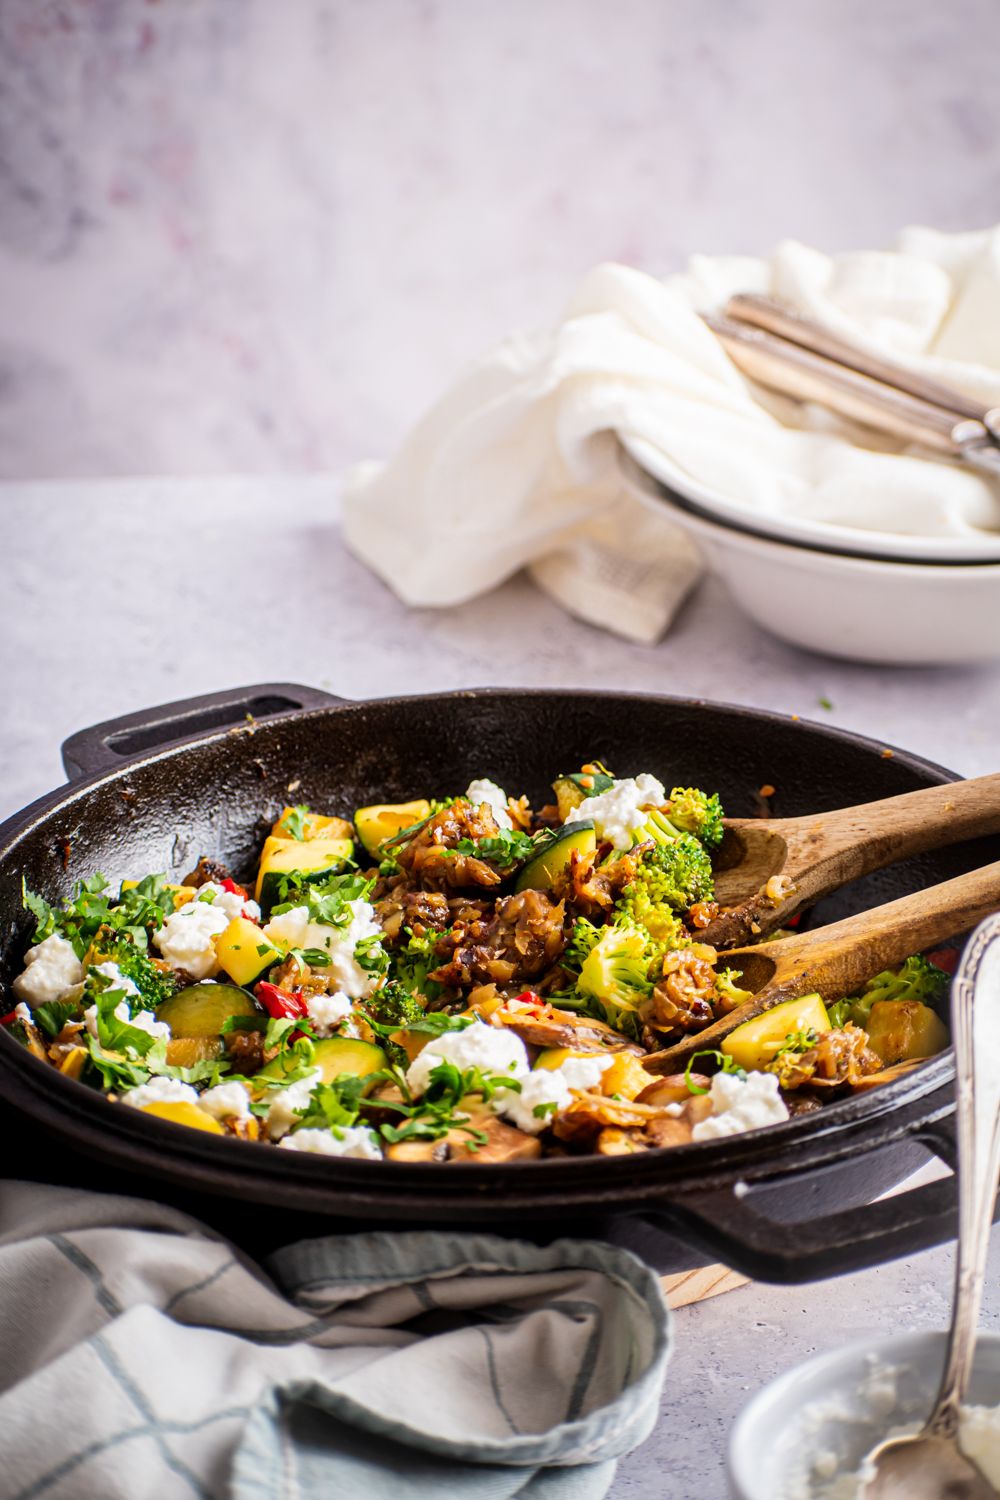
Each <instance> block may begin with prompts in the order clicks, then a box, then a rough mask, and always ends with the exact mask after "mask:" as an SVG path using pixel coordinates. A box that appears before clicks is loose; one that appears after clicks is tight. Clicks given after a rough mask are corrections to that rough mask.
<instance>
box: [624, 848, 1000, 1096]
mask: <svg viewBox="0 0 1000 1500" xmlns="http://www.w3.org/2000/svg"><path fill="white" fill-rule="evenodd" d="M998 909H1000V861H998V862H997V863H996V864H992V865H984V866H983V868H982V869H980V870H971V871H970V872H969V873H968V874H966V875H958V876H956V877H955V879H954V880H945V881H943V882H942V883H941V884H940V885H932V886H929V887H928V888H927V889H926V890H924V891H915V892H913V894H911V895H909V896H901V897H900V898H899V899H898V900H896V901H889V902H887V903H886V904H885V905H884V906H876V907H874V908H873V909H872V910H870V911H861V912H856V913H855V914H854V915H853V916H850V917H845V918H844V919H843V920H842V921H840V922H832V923H830V925H829V926H826V927H817V928H814V929H813V930H812V931H811V932H801V933H800V932H797V933H795V934H793V936H791V937H784V938H778V939H777V940H776V941H772V942H768V943H760V944H758V945H756V946H754V947H750V948H733V949H731V950H730V951H729V952H727V953H726V955H725V959H726V967H727V968H731V969H733V970H735V972H736V974H737V975H738V976H739V977H738V978H737V983H738V984H739V985H740V987H741V989H745V990H750V991H751V992H752V994H751V998H750V999H749V1000H746V1001H744V1003H743V1004H742V1005H738V1006H736V1008H735V1009H734V1010H732V1011H730V1012H729V1014H728V1015H725V1016H722V1017H720V1018H719V1020H717V1021H713V1022H712V1024H711V1026H706V1027H705V1028H704V1029H703V1030H702V1031H697V1032H694V1033H692V1034H691V1035H690V1036H685V1037H683V1038H682V1039H681V1041H679V1042H675V1043H674V1044H673V1045H672V1046H670V1047H665V1048H663V1049H662V1050H661V1051H659V1052H653V1053H651V1054H650V1055H649V1056H648V1057H644V1058H643V1066H644V1067H646V1068H649V1069H650V1070H651V1071H652V1072H659V1073H674V1072H676V1071H677V1068H678V1065H681V1067H683V1065H684V1064H685V1063H686V1062H687V1060H688V1058H689V1057H691V1056H692V1055H693V1054H694V1053H695V1052H704V1051H705V1050H706V1049H710V1048H714V1047H718V1046H719V1043H720V1042H721V1041H722V1040H723V1038H725V1037H727V1036H728V1035H729V1033H730V1032H731V1031H735V1029H736V1027H737V1026H741V1025H742V1024H743V1022H744V1021H750V1020H752V1019H753V1017H754V1016H759V1015H762V1014H763V1012H764V1011H766V1010H771V1009H772V1008H773V1007H774V1006H775V1005H779V1004H780V1003H781V1002H782V1001H783V1000H797V999H798V998H799V996H800V995H809V994H811V993H812V992H813V991H814V990H816V991H818V992H819V994H821V995H822V996H823V998H824V999H825V1000H828V1001H832V1000H839V999H840V998H841V997H842V996H843V995H851V994H853V993H854V992H855V991H856V990H858V989H860V987H861V986H862V985H863V984H865V983H867V981H868V980H869V979H873V978H874V977H875V975H876V974H880V973H881V972H882V970H883V969H888V968H891V967H892V966H893V965H894V964H900V963H902V962H903V960H904V959H906V958H908V957H909V956H910V954H911V953H920V952H922V951H923V950H924V949H925V948H933V947H935V946H936V945H937V944H938V943H942V942H944V941H945V939H947V938H950V937H954V936H956V934H958V933H962V932H968V931H969V929H970V928H972V927H975V926H976V924H977V923H978V922H981V921H982V920H983V918H984V917H987V916H989V915H990V914H991V913H993V912H996V911H997V910H998ZM996 1055H997V1056H1000V1049H998V1052H997V1054H996ZM998 1073H1000V1069H998Z"/></svg>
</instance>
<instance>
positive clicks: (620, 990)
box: [577, 921, 655, 1030]
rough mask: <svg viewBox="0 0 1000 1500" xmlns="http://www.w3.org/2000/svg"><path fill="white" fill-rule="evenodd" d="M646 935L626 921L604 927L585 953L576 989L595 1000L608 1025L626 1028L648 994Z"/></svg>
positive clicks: (648, 955)
mask: <svg viewBox="0 0 1000 1500" xmlns="http://www.w3.org/2000/svg"><path fill="white" fill-rule="evenodd" d="M654 956H655V955H654V954H652V953H651V952H650V942H649V935H648V934H647V933H646V932H645V931H644V929H643V928H641V927H636V926H634V925H633V924H632V923H629V922H622V921H618V922H613V923H612V924H611V925H610V926H609V927H605V928H604V930H603V932H601V934H600V936H599V937H598V939H597V941H596V943H594V945H593V947H592V948H591V950H590V952H589V953H588V954H587V956H586V958H585V959H584V961H583V964H582V965H581V968H580V975H579V978H578V979H577V989H578V990H579V992H580V993H581V994H582V995H584V996H586V997H589V998H590V999H591V1000H595V1001H597V1002H598V1004H599V1005H600V1007H601V1008H602V1010H603V1012H604V1016H605V1019H606V1020H607V1022H608V1025H609V1026H614V1027H616V1028H617V1029H618V1030H621V1029H622V1027H623V1024H624V1025H625V1027H626V1028H627V1029H629V1030H631V1029H632V1027H633V1026H634V1020H635V1013H636V1011H637V1010H638V1007H639V1006H640V1005H641V1004H642V1002H643V1001H644V1000H645V999H646V997H647V996H648V995H649V993H650V991H651V989H652V984H651V983H650V980H649V967H650V963H651V961H652V958H653V957H654Z"/></svg>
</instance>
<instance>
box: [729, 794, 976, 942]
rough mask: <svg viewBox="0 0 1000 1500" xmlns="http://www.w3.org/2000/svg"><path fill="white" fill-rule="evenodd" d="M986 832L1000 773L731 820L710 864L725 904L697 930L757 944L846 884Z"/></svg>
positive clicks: (730, 940)
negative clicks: (828, 806) (853, 802)
mask: <svg viewBox="0 0 1000 1500" xmlns="http://www.w3.org/2000/svg"><path fill="white" fill-rule="evenodd" d="M990 833H1000V773H995V774H993V775H991V776H977V777H974V778H973V779H971V780H968V781H952V782H949V783H948V784H947V785H946V786H933V787H925V788H923V789H922V790H921V791H918V792H904V793H903V794H902V795H901V796H896V797H884V798H883V799H882V800H881V801H879V802H865V803H862V804H861V805H860V806H858V807H841V808H837V809H836V810H835V811H833V812H823V813H810V814H809V815H808V816H807V817H800V818H727V819H726V822H725V834H724V836H723V841H722V845H721V847H720V849H719V853H718V855H717V857H716V859H715V860H713V863H714V864H715V865H716V876H715V897H716V900H717V901H718V902H719V905H720V906H721V907H723V908H724V909H723V910H722V911H720V913H719V915H718V916H717V917H716V918H715V919H714V920H713V921H712V922H710V923H709V925H708V926H707V927H705V928H704V929H703V930H702V931H701V932H700V934H699V936H700V938H701V940H702V941H703V942H706V943H711V944H712V946H713V947H716V948H732V947H736V946H737V945H739V944H744V943H749V942H752V941H753V940H754V939H755V938H759V937H763V936H766V934H767V933H769V932H773V931H774V929H775V928H776V927H783V926H785V924H786V923H787V922H788V920H789V918H790V917H794V916H795V914H796V912H799V911H801V910H802V909H803V907H806V906H811V905H812V904H813V903H814V902H816V901H818V900H819V899H820V898H821V897H822V896H828V895H829V894H830V892H831V891H835V890H838V889H839V888H840V887H841V886H843V885H846V884H847V882H848V881H849V880H857V879H858V878H859V877H860V876H862V875H868V874H870V873H871V872H872V871H873V870H882V869H884V868H885V866H886V865H891V864H895V863H896V862H897V860H901V859H909V858H910V857H911V856H912V855H914V854H923V853H925V852H926V851H927V850H929V849H942V848H944V847H946V846H947V845H948V844H957V843H960V842H961V841H962V840H963V839H972V838H978V837H979V836H980V835H983V834H990ZM769 882H770V886H769V884H768V883H769Z"/></svg>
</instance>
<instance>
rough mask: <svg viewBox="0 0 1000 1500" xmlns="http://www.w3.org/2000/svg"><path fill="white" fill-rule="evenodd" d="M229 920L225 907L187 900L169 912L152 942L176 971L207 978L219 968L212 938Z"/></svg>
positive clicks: (195, 977) (193, 976) (212, 903)
mask: <svg viewBox="0 0 1000 1500" xmlns="http://www.w3.org/2000/svg"><path fill="white" fill-rule="evenodd" d="M229 920H230V919H229V917H228V916H227V915H226V912H225V910H224V908H223V907H221V906H216V905H215V903H214V902H212V901H189V902H188V903H187V904H186V905H185V906H182V907H181V909H180V911H175V912H171V914H170V916H168V917H167V918H166V920H165V921H164V923H163V926H162V927H160V928H158V929H157V931H156V932H154V933H153V942H154V943H155V945H156V947H157V948H159V950H160V952H161V953H162V954H163V957H164V958H165V959H166V960H167V963H168V964H172V965H173V967H174V968H175V969H186V970H187V972H188V973H189V974H190V975H191V977H192V979H207V978H208V976H209V975H210V974H214V973H215V972H216V971H217V970H218V967H219V957H218V954H217V953H216V951H215V944H214V943H213V942H212V939H213V938H214V937H217V936H218V935H219V933H220V932H223V931H224V930H225V929H226V928H227V927H228V926H229Z"/></svg>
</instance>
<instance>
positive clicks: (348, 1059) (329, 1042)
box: [254, 1036, 388, 1088]
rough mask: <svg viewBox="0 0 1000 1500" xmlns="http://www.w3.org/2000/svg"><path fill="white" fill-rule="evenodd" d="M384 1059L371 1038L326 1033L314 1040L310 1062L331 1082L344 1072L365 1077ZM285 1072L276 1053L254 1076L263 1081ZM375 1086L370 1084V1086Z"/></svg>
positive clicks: (377, 1068)
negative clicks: (327, 1034) (321, 1037)
mask: <svg viewBox="0 0 1000 1500" xmlns="http://www.w3.org/2000/svg"><path fill="white" fill-rule="evenodd" d="M387 1063H388V1059H387V1057H386V1055H385V1053H384V1052H383V1051H382V1048H381V1047H376V1046H375V1045H374V1043H373V1042H363V1041H361V1040H360V1038H358V1037H350V1036H328V1037H324V1038H323V1039H322V1041H319V1042H317V1043H316V1050H315V1052H314V1054H313V1061H312V1063H311V1066H312V1067H315V1068H321V1069H322V1072H323V1082H324V1083H332V1082H333V1080H334V1079H335V1078H340V1077H342V1075H343V1074H344V1073H350V1074H351V1075H352V1076H353V1077H355V1078H364V1076H365V1075H366V1074H367V1073H378V1072H380V1071H381V1069H382V1068H384V1067H386V1066H387ZM284 1073H285V1069H284V1067H283V1065H282V1059H281V1058H280V1057H276V1058H275V1059H274V1061H273V1062H269V1063H268V1064H267V1066H266V1067H263V1068H261V1070H260V1072H259V1073H256V1074H255V1075H254V1077H255V1079H257V1078H260V1079H263V1080H264V1081H265V1082H266V1081H267V1080H268V1079H275V1078H282V1077H283V1076H284ZM374 1086H375V1085H374V1084H372V1087H373V1088H374Z"/></svg>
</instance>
